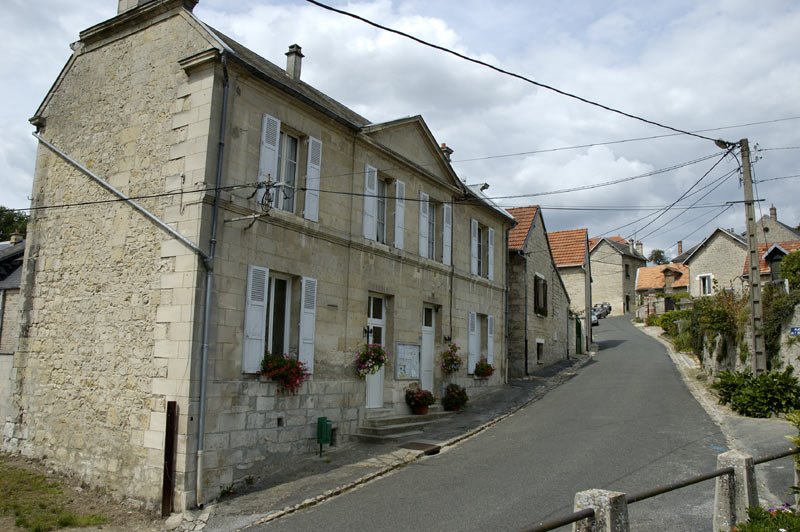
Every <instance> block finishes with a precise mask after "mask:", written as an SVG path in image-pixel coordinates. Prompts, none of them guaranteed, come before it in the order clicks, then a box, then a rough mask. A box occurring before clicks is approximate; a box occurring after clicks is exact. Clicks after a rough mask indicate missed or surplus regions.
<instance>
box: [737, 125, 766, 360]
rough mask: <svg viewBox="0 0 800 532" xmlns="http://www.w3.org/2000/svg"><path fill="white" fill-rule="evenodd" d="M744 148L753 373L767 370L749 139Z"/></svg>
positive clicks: (742, 141)
mask: <svg viewBox="0 0 800 532" xmlns="http://www.w3.org/2000/svg"><path fill="white" fill-rule="evenodd" d="M739 147H740V148H741V150H742V181H743V182H742V186H743V187H744V212H745V216H746V218H747V249H748V253H749V254H750V255H749V257H750V277H749V283H750V327H751V328H752V330H753V353H752V355H753V356H752V358H751V366H752V370H753V375H760V374H761V373H764V372H765V371H767V357H766V352H765V351H764V329H763V324H764V320H763V313H762V308H761V272H760V269H759V263H760V262H761V261H760V257H759V256H758V242H757V240H756V212H755V206H754V201H753V178H752V176H751V175H750V145H749V144H748V142H747V139H742V140H740V141H739Z"/></svg>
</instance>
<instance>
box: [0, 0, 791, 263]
mask: <svg viewBox="0 0 800 532" xmlns="http://www.w3.org/2000/svg"><path fill="white" fill-rule="evenodd" d="M337 5H338V6H341V7H342V8H343V9H346V10H349V11H352V12H355V13H358V14H359V15H362V16H364V17H366V18H370V19H373V20H375V21H377V22H379V23H382V24H386V25H388V26H391V27H394V28H397V29H400V30H402V31H406V32H409V33H412V34H414V35H417V36H419V37H420V38H423V39H426V40H429V41H431V42H434V43H436V44H439V45H442V46H445V47H448V48H451V49H454V50H457V51H459V52H461V53H464V54H467V55H470V56H473V57H477V58H480V59H482V60H484V61H487V62H489V63H492V64H496V65H498V66H500V67H502V68H506V69H508V70H512V71H515V72H518V73H520V74H522V75H525V76H527V77H530V78H532V79H534V80H537V81H540V82H543V83H547V84H550V85H553V86H556V87H558V88H561V89H563V90H566V91H569V92H573V93H575V94H578V95H581V96H584V97H587V98H590V99H593V100H596V101H598V102H602V103H604V104H606V105H609V106H613V107H617V108H619V109H622V110H624V111H627V112H630V113H634V114H638V115H641V116H644V117H647V118H649V119H652V120H656V121H660V122H663V123H665V124H668V125H673V126H676V127H679V128H683V129H702V128H708V127H720V126H728V125H734V124H742V123H749V122H756V121H761V120H769V119H775V118H782V117H791V116H797V115H800V112H798V111H797V108H796V94H795V93H796V88H797V87H798V86H800V59H799V58H798V57H797V54H796V51H795V50H796V28H797V27H800V6H798V5H796V3H795V2H792V1H790V0H769V1H765V2H761V3H759V6H758V9H753V7H752V3H750V2H747V1H744V0H735V1H723V2H718V1H713V2H712V1H710V0H705V1H700V2H695V1H689V0H681V1H676V2H669V3H666V4H663V5H662V4H658V3H657V4H652V3H651V4H642V3H641V2H634V1H626V0H618V1H611V2H604V3H597V2H579V3H576V4H571V3H567V4H565V3H563V2H557V1H556V0H543V1H541V2H525V1H515V2H504V3H503V4H492V3H487V2H479V1H477V0H464V1H461V2H455V1H439V2H423V1H422V0H396V1H390V0H380V1H376V2H366V1H360V2H350V3H346V4H337ZM115 7H116V3H115V2H113V0H85V1H80V2H79V1H78V0H58V1H57V2H56V3H49V4H48V6H47V7H44V6H40V5H39V4H37V3H33V4H31V3H25V4H23V3H22V2H21V0H14V1H13V2H12V4H11V7H10V8H7V9H6V15H7V16H6V17H4V19H3V21H0V30H3V32H4V34H5V35H6V36H7V39H6V43H7V44H8V45H9V49H8V50H7V51H6V54H5V55H4V57H2V58H0V72H2V74H3V79H5V80H16V83H6V84H4V86H3V88H2V89H0V90H2V91H3V92H2V96H3V97H4V101H6V102H7V105H6V106H5V107H4V109H3V111H2V113H3V115H2V118H3V119H4V123H5V124H8V127H6V128H4V130H3V131H2V132H0V135H2V142H0V180H2V181H0V184H2V185H3V190H4V195H3V198H2V200H0V204H6V205H10V206H13V207H23V206H25V205H26V204H27V200H26V196H27V194H28V193H29V192H28V190H29V188H30V176H31V175H32V172H33V164H34V161H33V154H34V149H35V143H34V142H33V140H32V139H31V138H30V135H29V132H30V131H31V130H32V128H31V127H30V126H29V125H28V124H27V122H26V120H27V118H28V117H29V116H30V115H31V114H33V112H34V110H35V109H36V107H37V106H38V104H39V102H40V101H41V100H42V99H43V98H44V95H45V94H46V92H47V90H48V88H49V86H50V84H51V83H52V81H53V80H54V79H55V76H56V75H57V74H58V71H59V70H60V68H61V66H62V65H63V63H64V62H65V61H66V59H67V58H68V56H69V49H68V47H67V45H68V43H69V42H70V41H73V40H75V39H77V34H78V32H79V31H80V30H82V29H84V28H85V27H88V26H90V25H93V24H95V23H98V22H100V21H102V20H103V19H104V18H106V17H108V16H110V15H112V14H113V13H114V9H115ZM195 11H196V13H197V14H198V16H199V17H200V18H201V19H203V20H204V21H205V22H207V23H208V24H210V25H211V26H213V27H216V28H218V29H219V30H221V31H223V32H224V33H226V34H228V35H230V36H231V37H233V38H235V39H237V40H239V41H240V42H242V43H243V44H245V45H246V46H248V47H250V48H252V49H253V50H255V51H256V52H257V53H259V54H261V55H263V56H264V57H266V58H267V59H269V60H270V61H272V62H274V63H276V64H278V65H281V66H282V65H284V64H285V57H284V53H285V52H286V50H287V47H288V45H290V44H293V43H298V44H300V45H301V46H302V47H303V52H304V54H305V55H306V58H305V59H304V63H303V79H304V80H305V81H307V82H309V83H311V84H312V85H314V86H315V87H317V88H319V89H320V90H322V91H323V92H325V93H327V94H330V95H331V96H332V97H334V98H336V99H337V100H339V101H341V102H342V103H344V104H345V105H347V106H349V107H351V108H353V109H354V110H356V111H357V112H359V113H361V114H363V115H365V116H366V117H367V118H369V119H371V120H373V121H376V122H378V121H384V120H391V119H395V118H399V117H403V116H408V115H416V114H422V115H423V117H424V118H425V120H426V122H427V123H428V125H429V126H430V127H431V130H432V132H433V134H434V136H435V137H436V138H437V140H438V141H439V142H447V144H448V145H449V146H451V147H453V148H454V149H455V154H454V156H453V158H454V161H456V162H455V163H454V166H455V168H456V169H457V171H459V173H460V175H461V176H462V177H464V178H466V179H467V180H468V181H469V182H482V181H487V182H489V183H491V185H492V186H491V188H490V189H489V192H490V193H491V195H493V196H501V195H502V196H507V195H517V194H523V193H529V192H536V191H545V190H553V189H556V188H565V187H568V186H579V185H583V184H587V183H592V182H598V181H606V180H611V179H614V178H620V177H625V176H629V175H637V174H640V173H643V172H645V171H648V170H653V169H658V168H664V167H668V166H671V165H673V164H675V163H678V162H681V161H688V160H691V159H693V158H697V157H700V156H702V155H706V154H709V153H713V152H714V151H715V150H716V148H715V147H714V146H713V144H711V143H710V142H708V141H703V140H698V139H694V138H690V137H669V138H664V139H658V140H649V141H639V142H630V143H624V144H614V145H609V146H603V147H595V148H589V149H586V148H583V149H577V150H570V151H559V152H552V153H538V154H533V155H520V156H516V157H503V158H489V159H483V160H478V161H471V162H459V161H463V160H464V159H474V158H481V157H487V156H494V155H501V154H511V153H521V152H530V151H536V150H542V149H548V148H556V147H561V146H574V145H583V144H592V143H598V142H604V141H611V140H618V139H628V138H633V137H647V136H654V135H662V134H665V133H669V132H668V131H665V130H663V129H660V128H657V127H654V126H648V125H645V124H642V123H640V122H637V121H634V120H631V119H628V118H624V117H621V116H619V115H616V114H612V113H609V112H607V111H603V110H600V109H597V108H594V107H591V106H588V105H586V104H584V103H580V102H577V101H575V100H573V99H569V98H565V97H563V96H559V95H556V94H553V93H552V92H549V91H547V90H545V89H542V88H537V87H535V86H533V85H530V84H527V83H524V82H523V81H520V80H515V79H512V78H510V77H508V76H503V75H501V74H498V73H496V72H493V71H491V70H488V69H486V68H483V67H480V66H477V65H473V64H470V63H467V62H465V61H462V60H459V59H457V58H454V57H452V56H449V55H446V54H443V53H441V52H438V51H435V50H432V49H430V48H427V47H423V46H421V45H419V44H416V43H413V42H411V41H409V40H407V39H403V38H401V37H398V36H395V35H390V34H387V33H385V32H382V31H380V30H377V29H375V28H372V27H370V26H368V25H366V24H363V23H361V22H358V21H355V20H353V19H350V18H348V17H343V16H341V15H337V14H334V13H330V12H328V11H325V10H322V9H320V8H317V7H315V6H312V5H310V4H307V3H303V2H270V1H267V0H261V1H255V0H250V1H243V2H236V3H231V2H227V1H223V0H200V3H199V4H198V6H197V8H195ZM797 125H798V121H786V122H777V123H774V124H768V125H762V126H750V127H743V128H739V129H733V130H724V131H719V132H712V133H709V134H708V136H710V137H712V138H716V137H724V138H726V139H729V140H738V139H739V138H742V137H749V138H750V139H751V143H753V144H755V143H756V142H759V143H761V145H762V147H781V146H800V128H798V127H797ZM797 154H798V151H797V150H786V151H766V152H763V153H762V154H761V156H762V157H763V159H762V160H761V161H760V162H759V163H758V165H757V166H756V175H757V177H763V178H768V177H779V176H784V175H792V174H800V168H798V166H797V164H796V162H795V161H796V160H797ZM711 164H712V161H707V162H704V163H700V164H697V165H693V166H692V167H689V168H687V169H684V170H681V171H678V172H674V173H670V174H662V175H660V176H654V177H649V178H644V179H641V180H637V181H632V182H629V183H626V184H624V185H616V186H613V187H607V188H602V189H594V190H592V191H583V192H579V193H574V194H566V195H558V196H542V197H538V198H531V199H530V200H525V199H521V200H516V199H515V200H513V203H511V202H510V201H509V202H505V201H503V202H502V203H504V204H509V205H511V204H513V205H520V204H527V203H542V204H543V205H576V204H591V205H603V204H610V205H631V206H636V205H666V204H668V203H670V202H672V201H674V200H675V199H676V198H677V197H678V196H679V195H680V194H681V193H682V192H684V191H685V190H686V189H687V188H688V187H689V186H690V185H691V183H692V182H694V181H696V180H697V179H699V178H700V176H702V175H703V173H704V172H705V171H706V170H708V168H709V167H710V166H711ZM721 166H722V167H724V169H725V170H727V169H729V168H731V163H730V162H726V163H724V165H721ZM723 171H724V170H719V171H715V172H714V173H712V174H711V175H710V176H709V177H708V178H707V179H714V178H716V177H718V176H719V175H721V174H722V172H723ZM797 182H798V181H797V180H781V181H769V182H765V183H763V184H762V185H761V186H760V187H759V195H760V196H761V197H762V198H764V199H765V200H766V202H765V203H764V206H763V210H764V212H766V210H767V209H768V207H769V204H771V203H775V204H776V206H777V207H778V212H779V217H780V218H781V220H783V221H784V222H786V223H789V224H792V225H796V224H797V222H798V221H800V207H798V206H797V202H796V201H794V200H793V198H792V195H791V194H787V193H786V191H787V190H791V189H792V187H794V188H796V187H797ZM704 183H705V181H704ZM741 195H742V193H741V190H740V189H739V188H738V187H737V185H736V179H735V178H732V179H730V180H729V181H728V182H726V183H725V185H723V186H721V187H720V188H719V189H717V190H716V191H715V192H714V193H713V194H711V195H710V196H709V197H708V198H707V199H706V200H704V202H705V201H707V202H720V201H732V200H739V199H741ZM694 212H695V211H693V213H694ZM712 212H713V211H709V218H710V216H711V215H712ZM693 213H692V214H693ZM644 214H646V212H631V211H622V210H620V211H617V212H608V211H603V212H591V211H577V212H567V211H548V210H545V217H546V219H547V221H546V223H547V227H548V229H550V230H555V229H563V228H568V227H571V226H583V227H589V229H590V232H591V233H592V234H593V235H594V234H596V233H599V232H603V231H605V230H608V229H612V228H614V227H617V226H620V225H623V224H625V223H628V222H631V221H632V220H635V219H636V218H639V217H641V216H644ZM697 214H698V215H699V214H700V213H699V212H697ZM671 216H672V215H671V214H667V215H665V216H664V217H662V220H667V219H669V218H670V217H671ZM662 220H659V222H656V223H654V224H653V225H652V226H651V227H649V228H648V229H646V230H645V232H647V231H649V230H650V229H652V228H655V227H657V226H658V224H659V223H660V222H661V221H662ZM681 220H686V217H685V216H684V217H682V218H681ZM703 220H704V219H702V218H701V219H698V220H697V222H696V225H697V226H699V224H700V223H702V222H703ZM642 225H644V222H642V223H639V224H634V225H632V226H630V227H629V228H626V229H624V230H622V232H623V234H626V233H624V231H627V230H633V229H635V228H636V227H641V226H642ZM676 225H677V223H676ZM717 225H724V226H735V227H738V228H742V227H743V226H744V215H743V213H742V209H741V206H740V205H737V206H736V207H734V208H733V209H731V210H729V211H728V212H727V213H726V214H725V215H723V216H721V217H720V218H719V219H717V220H714V221H711V222H710V223H709V225H708V229H703V230H700V231H698V232H697V233H695V234H694V235H693V236H692V237H691V239H690V242H687V245H689V244H691V241H692V239H696V240H698V241H699V240H700V239H702V238H703V237H704V236H705V235H706V234H707V232H708V231H709V230H710V228H712V227H715V226H717ZM696 228H697V227H696V226H693V225H686V226H684V227H680V228H678V229H675V230H673V231H669V227H666V228H664V229H663V230H661V231H660V232H658V233H655V234H654V235H653V236H652V237H650V238H649V239H648V242H646V244H647V245H648V248H650V247H661V248H665V249H667V248H670V247H672V246H674V243H675V241H677V239H679V238H680V237H682V236H684V235H687V234H689V233H690V232H691V231H693V230H695V229H696ZM640 234H641V233H640Z"/></svg>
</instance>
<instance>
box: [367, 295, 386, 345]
mask: <svg viewBox="0 0 800 532" xmlns="http://www.w3.org/2000/svg"><path fill="white" fill-rule="evenodd" d="M385 314H386V299H384V298H383V297H380V296H369V297H368V298H367V328H368V338H367V342H368V343H370V344H379V345H385V344H386V334H385V331H384V329H385V328H386V318H385Z"/></svg>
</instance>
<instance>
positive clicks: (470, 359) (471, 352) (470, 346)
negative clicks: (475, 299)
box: [467, 312, 480, 374]
mask: <svg viewBox="0 0 800 532" xmlns="http://www.w3.org/2000/svg"><path fill="white" fill-rule="evenodd" d="M477 322H478V315H477V314H476V313H474V312H470V313H469V323H468V324H467V373H470V374H471V373H475V364H477V363H478V353H479V350H480V346H478V323H477Z"/></svg>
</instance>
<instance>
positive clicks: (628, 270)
mask: <svg viewBox="0 0 800 532" xmlns="http://www.w3.org/2000/svg"><path fill="white" fill-rule="evenodd" d="M625 278H626V279H630V278H631V265H630V264H626V265H625Z"/></svg>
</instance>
